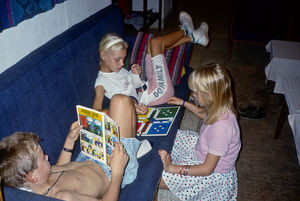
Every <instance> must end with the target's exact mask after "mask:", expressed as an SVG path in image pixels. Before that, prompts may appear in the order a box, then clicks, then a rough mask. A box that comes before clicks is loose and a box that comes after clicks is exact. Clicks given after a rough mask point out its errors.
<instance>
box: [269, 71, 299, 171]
mask: <svg viewBox="0 0 300 201" xmlns="http://www.w3.org/2000/svg"><path fill="white" fill-rule="evenodd" d="M274 93H279V94H284V97H285V100H286V103H287V106H288V109H289V114H290V115H288V120H289V124H290V126H291V128H292V131H293V135H294V141H295V146H296V151H297V157H298V163H299V166H300V77H299V76H278V77H277V79H276V84H275V88H274Z"/></svg>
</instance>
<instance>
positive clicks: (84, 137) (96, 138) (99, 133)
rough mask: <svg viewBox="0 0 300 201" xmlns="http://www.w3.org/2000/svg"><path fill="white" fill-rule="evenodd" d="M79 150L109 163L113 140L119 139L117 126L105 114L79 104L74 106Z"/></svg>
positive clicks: (117, 140)
mask: <svg viewBox="0 0 300 201" xmlns="http://www.w3.org/2000/svg"><path fill="white" fill-rule="evenodd" d="M76 110H77V116H78V122H79V124H80V125H82V126H83V128H82V129H81V130H80V149H81V151H82V152H83V153H84V154H85V155H87V156H89V157H91V158H93V159H95V160H98V161H100V162H102V163H106V164H108V165H109V164H110V156H111V154H112V151H113V149H114V142H119V141H120V135H119V127H118V125H117V123H116V122H114V121H113V120H112V119H111V118H110V117H109V116H108V115H107V114H105V113H103V112H99V111H97V110H93V109H90V108H87V107H84V106H81V105H77V106H76Z"/></svg>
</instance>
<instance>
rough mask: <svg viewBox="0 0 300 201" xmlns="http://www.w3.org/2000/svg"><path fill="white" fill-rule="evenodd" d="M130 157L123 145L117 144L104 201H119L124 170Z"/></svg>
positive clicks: (112, 156) (112, 157)
mask: <svg viewBox="0 0 300 201" xmlns="http://www.w3.org/2000/svg"><path fill="white" fill-rule="evenodd" d="M128 159H129V156H128V155H127V153H126V150H125V148H124V146H123V144H122V143H120V142H119V143H118V142H116V143H115V149H114V151H113V153H112V155H111V163H110V167H111V181H110V184H109V187H108V190H107V192H106V193H105V194H104V196H103V198H102V200H103V201H115V200H116V201H117V200H118V199H119V194H120V190H121V184H122V180H123V175H124V170H125V167H126V165H127V163H128Z"/></svg>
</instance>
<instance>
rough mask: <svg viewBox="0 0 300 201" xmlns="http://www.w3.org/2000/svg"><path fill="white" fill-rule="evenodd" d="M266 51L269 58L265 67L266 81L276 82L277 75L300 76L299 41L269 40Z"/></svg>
mask: <svg viewBox="0 0 300 201" xmlns="http://www.w3.org/2000/svg"><path fill="white" fill-rule="evenodd" d="M266 51H267V52H270V60H271V61H270V63H269V64H268V65H267V66H266V68H265V74H266V80H267V81H268V80H272V81H275V82H276V79H277V77H278V76H290V75H293V76H296V75H298V76H300V43H298V42H290V41H280V40H271V41H270V42H269V43H268V44H267V45H266Z"/></svg>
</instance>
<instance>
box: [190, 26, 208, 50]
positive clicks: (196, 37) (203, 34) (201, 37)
mask: <svg viewBox="0 0 300 201" xmlns="http://www.w3.org/2000/svg"><path fill="white" fill-rule="evenodd" d="M208 29H209V27H208V24H207V23H206V22H202V23H201V25H200V27H199V28H198V29H196V30H195V31H194V32H193V33H192V35H191V37H192V43H197V44H200V45H203V46H204V47H206V46H207V44H208V42H209V38H208Z"/></svg>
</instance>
